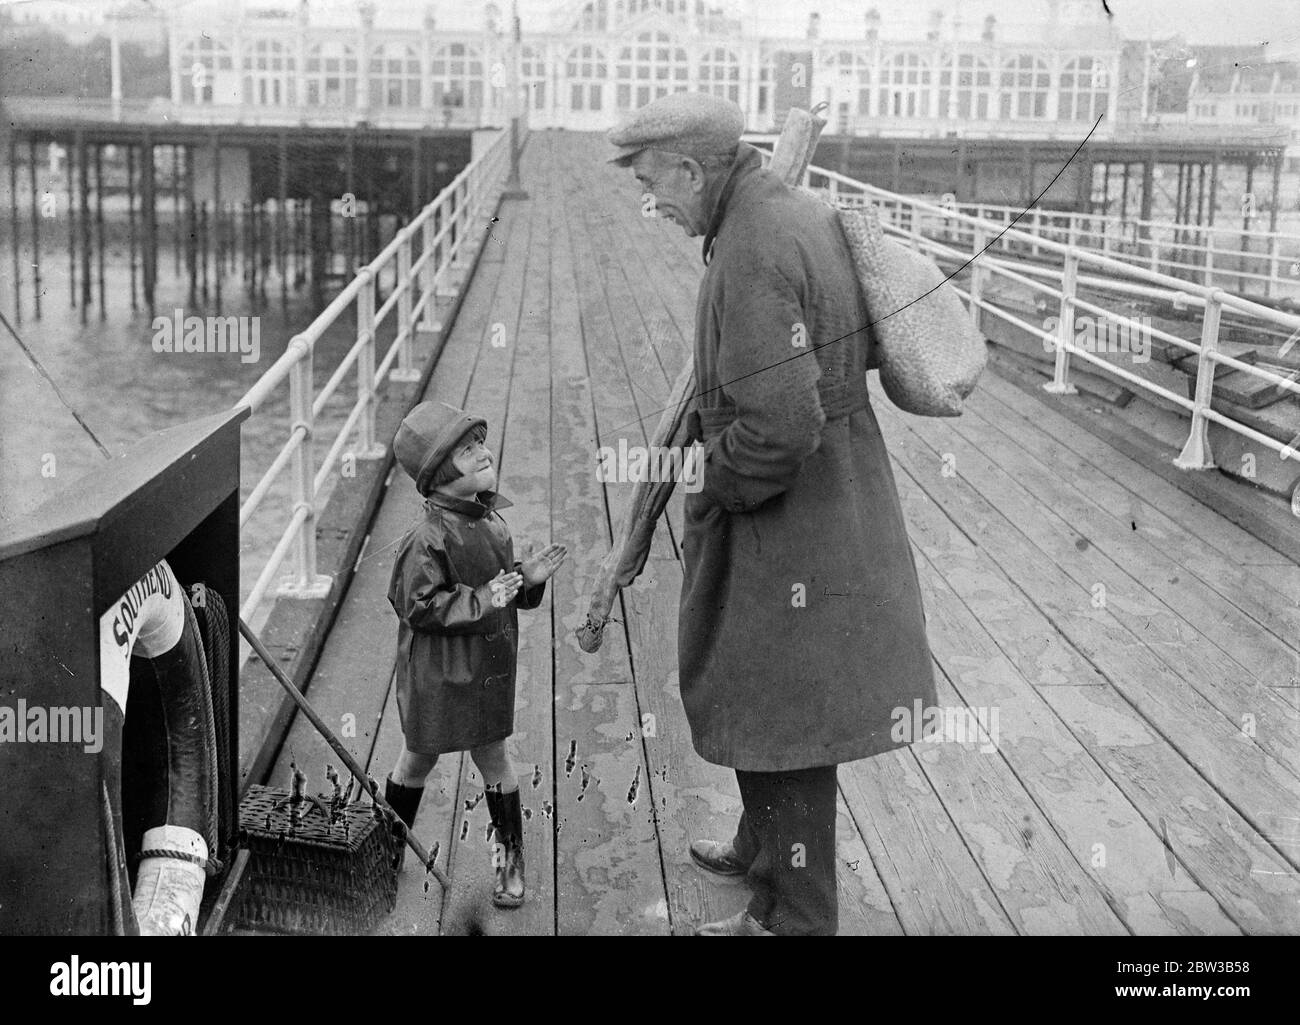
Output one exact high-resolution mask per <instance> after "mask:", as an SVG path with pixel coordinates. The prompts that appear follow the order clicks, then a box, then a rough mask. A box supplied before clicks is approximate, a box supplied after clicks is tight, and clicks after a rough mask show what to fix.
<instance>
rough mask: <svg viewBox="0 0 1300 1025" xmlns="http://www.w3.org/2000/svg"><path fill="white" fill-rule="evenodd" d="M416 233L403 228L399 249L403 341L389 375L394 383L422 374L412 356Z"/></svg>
mask: <svg viewBox="0 0 1300 1025" xmlns="http://www.w3.org/2000/svg"><path fill="white" fill-rule="evenodd" d="M426 223H427V222H426ZM415 231H416V229H415V228H413V227H411V226H410V225H408V226H407V227H405V228H403V229H402V244H401V245H400V246H399V247H398V249H397V285H398V288H400V289H401V290H402V291H401V292H400V293H399V294H398V297H397V332H398V334H399V335H400V336H401V339H402V341H401V344H400V345H399V346H398V349H397V367H396V368H395V369H393V370H391V371H389V374H388V377H389V380H392V381H418V380H419V379H420V372H419V371H418V370H417V369H416V368H415V366H414V359H413V356H412V351H413V349H414V346H413V344H412V343H413V342H414V339H415V321H414V320H413V319H412V317H411V298H412V296H413V295H414V294H415V284H416V280H417V277H418V276H413V275H412V274H411V239H413V238H415V237H416V236H415Z"/></svg>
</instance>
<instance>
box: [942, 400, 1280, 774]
mask: <svg viewBox="0 0 1300 1025" xmlns="http://www.w3.org/2000/svg"><path fill="white" fill-rule="evenodd" d="M1032 433H1034V432H1031V431H1024V430H1020V431H1018V432H1017V435H1019V436H1026V435H1030V434H1032ZM926 434H927V437H928V438H929V439H930V440H931V441H932V443H933V444H935V445H938V446H940V450H941V451H947V452H951V453H952V455H953V456H955V458H956V464H957V468H958V471H959V472H960V473H961V475H962V477H963V478H964V479H965V480H966V481H968V482H969V483H970V484H971V485H972V486H973V487H974V488H975V489H976V490H977V491H979V492H980V493H981V494H982V495H983V496H984V497H985V498H986V499H987V500H988V501H989V502H990V503H991V504H994V505H996V506H997V507H998V508H999V509H1000V510H1001V511H1003V512H1004V514H1006V515H1007V516H1008V517H1009V518H1010V519H1011V520H1012V521H1013V522H1015V523H1016V524H1017V526H1018V527H1019V529H1020V531H1021V532H1022V533H1023V534H1024V535H1025V536H1026V537H1028V538H1029V539H1030V540H1031V541H1032V542H1033V543H1034V544H1035V545H1037V547H1038V549H1039V550H1040V551H1041V553H1042V555H1043V557H1045V558H1049V559H1051V560H1053V561H1054V562H1055V563H1056V565H1057V566H1059V567H1060V568H1061V570H1062V571H1063V572H1065V573H1066V574H1068V575H1069V576H1070V577H1072V578H1073V579H1074V580H1075V581H1076V582H1077V583H1078V584H1079V585H1080V587H1082V588H1083V590H1084V592H1085V593H1086V594H1087V595H1088V598H1087V599H1085V600H1086V601H1088V602H1090V603H1095V602H1097V601H1098V597H1097V595H1098V586H1099V585H1100V586H1101V587H1103V588H1104V589H1105V591H1104V596H1103V598H1102V600H1104V602H1105V604H1106V605H1107V606H1108V607H1113V608H1115V609H1117V610H1118V613H1117V616H1116V619H1117V621H1118V622H1120V623H1122V624H1123V625H1124V626H1125V628H1126V629H1127V630H1128V631H1129V633H1130V634H1132V638H1133V639H1132V640H1130V641H1128V642H1127V643H1129V644H1132V643H1134V642H1138V643H1142V644H1145V645H1147V646H1148V647H1149V648H1150V649H1151V650H1152V651H1153V652H1154V653H1155V654H1156V655H1157V656H1158V657H1159V658H1160V659H1161V661H1162V662H1164V663H1165V664H1166V665H1168V666H1169V667H1170V668H1172V669H1174V670H1175V671H1176V672H1178V673H1179V674H1180V675H1181V676H1182V677H1183V678H1184V679H1185V680H1186V681H1187V682H1188V683H1190V684H1191V685H1192V686H1194V687H1195V688H1196V689H1197V691H1198V692H1199V693H1201V694H1202V695H1203V696H1204V697H1205V698H1206V699H1207V700H1209V701H1210V702H1211V703H1212V704H1213V705H1214V706H1215V707H1216V708H1218V709H1219V710H1220V711H1221V712H1222V713H1223V715H1224V716H1226V717H1227V718H1228V720H1229V721H1230V722H1232V723H1233V724H1234V725H1237V726H1238V727H1240V728H1243V729H1245V728H1249V729H1251V730H1253V731H1254V739H1255V741H1256V743H1258V744H1259V746H1260V747H1261V748H1263V749H1264V750H1265V751H1268V752H1269V753H1270V754H1271V755H1272V756H1273V757H1275V758H1277V759H1278V760H1279V761H1280V762H1282V763H1283V764H1284V765H1286V766H1288V767H1289V768H1290V769H1291V771H1292V772H1293V773H1294V774H1296V776H1297V778H1300V744H1298V743H1297V742H1300V713H1298V712H1297V711H1296V709H1294V708H1293V707H1292V706H1291V705H1290V704H1289V703H1288V702H1287V701H1286V700H1285V699H1284V698H1283V697H1282V696H1281V694H1280V693H1279V692H1278V691H1276V690H1273V689H1271V685H1273V684H1275V683H1280V682H1283V681H1285V679H1286V676H1287V674H1288V673H1289V670H1290V668H1291V666H1293V665H1294V664H1295V661H1296V653H1295V651H1294V650H1293V649H1291V648H1289V647H1287V646H1286V645H1285V644H1283V643H1282V642H1281V641H1280V640H1279V639H1278V638H1276V637H1275V636H1273V635H1272V634H1271V633H1269V632H1268V631H1267V630H1265V629H1264V628H1263V627H1262V626H1260V625H1259V624H1258V623H1256V622H1255V621H1254V620H1252V619H1250V618H1249V617H1247V616H1246V615H1245V614H1244V613H1242V612H1241V611H1240V610H1239V609H1238V608H1237V607H1236V606H1235V605H1233V604H1232V603H1230V602H1228V601H1227V600H1226V599H1224V598H1223V597H1222V596H1220V595H1219V594H1218V592H1216V591H1214V590H1213V589H1211V588H1210V587H1209V586H1208V585H1206V584H1204V583H1203V582H1202V581H1200V580H1199V579H1198V578H1197V577H1196V576H1195V575H1193V574H1191V573H1188V572H1186V571H1185V570H1184V569H1183V568H1182V567H1181V566H1180V565H1179V564H1178V563H1177V562H1175V561H1173V560H1172V559H1170V558H1168V557H1167V556H1165V555H1164V554H1163V552H1161V551H1160V550H1159V549H1157V548H1155V547H1154V546H1152V545H1151V544H1150V543H1149V542H1147V541H1146V540H1145V539H1144V538H1135V537H1134V536H1133V535H1134V532H1133V531H1131V530H1124V529H1123V527H1122V525H1121V524H1119V523H1117V522H1116V521H1115V520H1113V519H1111V518H1110V517H1108V516H1107V515H1106V514H1105V512H1104V511H1103V510H1102V509H1100V508H1098V507H1097V506H1095V505H1093V504H1092V502H1091V501H1090V500H1089V499H1088V498H1086V497H1085V496H1084V495H1083V494H1080V493H1079V492H1077V491H1075V490H1074V489H1073V488H1071V487H1070V486H1069V485H1068V484H1065V483H1063V482H1061V481H1060V480H1059V479H1058V477H1057V476H1056V475H1055V474H1054V473H1052V472H1051V471H1052V469H1053V467H1052V466H1051V464H1050V463H1048V464H1043V463H1039V462H1037V460H1035V459H1034V458H1033V457H1032V456H1031V455H1030V454H1029V453H1028V451H1026V449H1024V448H1022V447H1020V446H1019V445H1017V443H1016V442H1015V440H1013V438H1012V437H1011V436H1009V435H1007V434H1004V433H1002V432H1001V431H998V430H997V429H996V428H994V427H993V426H991V425H989V424H988V423H987V421H984V420H982V419H981V418H980V417H979V416H978V414H976V413H973V412H972V414H971V415H970V416H969V417H962V419H961V422H960V423H951V424H948V423H945V424H942V425H940V424H936V425H934V426H933V427H931V426H928V425H927V427H926ZM959 439H964V440H965V441H966V442H968V443H969V444H968V445H965V446H963V445H961V444H960V441H959ZM987 453H996V462H994V461H992V460H991V459H990V458H989V455H988V454H987ZM1020 481H1032V482H1033V492H1032V493H1031V492H1030V491H1029V489H1028V488H1026V487H1025V486H1024V485H1023V484H1021V483H1020ZM1107 556H1109V557H1107ZM1121 643H1124V642H1121ZM1189 656H1191V657H1189Z"/></svg>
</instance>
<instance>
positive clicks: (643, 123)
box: [609, 92, 745, 167]
mask: <svg viewBox="0 0 1300 1025" xmlns="http://www.w3.org/2000/svg"><path fill="white" fill-rule="evenodd" d="M744 130H745V115H744V114H742V113H741V111H740V108H739V107H738V106H736V105H735V104H734V103H732V102H731V101H730V100H725V99H723V98H722V97H721V96H714V95H712V94H710V93H684V92H683V93H669V94H668V95H667V96H661V97H659V99H657V100H655V101H654V102H652V103H647V104H646V105H645V106H644V107H642V108H641V109H640V110H636V111H633V112H632V113H631V114H629V115H628V116H627V118H625V119H624V120H623V122H622V123H621V124H620V125H618V126H617V127H616V128H612V129H611V130H610V132H609V141H610V142H611V143H613V144H614V145H615V146H617V147H618V149H619V151H618V153H616V154H615V155H614V156H612V157H610V159H609V162H610V163H611V164H618V165H619V166H620V167H623V166H626V165H627V163H628V162H629V161H630V160H631V159H632V158H633V157H635V156H636V155H637V154H638V153H640V152H641V151H642V150H644V149H661V150H666V151H667V152H669V153H684V154H686V155H687V156H688V157H697V158H698V157H706V156H712V155H714V154H722V153H731V152H732V151H734V150H735V148H736V144H737V143H739V142H740V133H741V132H743V131H744Z"/></svg>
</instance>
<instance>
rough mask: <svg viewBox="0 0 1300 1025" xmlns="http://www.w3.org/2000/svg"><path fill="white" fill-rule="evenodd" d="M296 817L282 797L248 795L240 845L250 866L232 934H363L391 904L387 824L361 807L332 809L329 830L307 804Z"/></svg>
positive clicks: (254, 791)
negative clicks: (237, 932) (245, 851)
mask: <svg viewBox="0 0 1300 1025" xmlns="http://www.w3.org/2000/svg"><path fill="white" fill-rule="evenodd" d="M325 809H328V805H325ZM297 812H298V814H297V815H296V816H295V809H294V808H293V806H291V805H290V803H289V792H288V791H286V790H281V789H277V788H274V787H262V786H254V787H251V788H250V789H249V791H248V794H247V796H246V797H245V798H244V800H243V801H242V802H241V803H240V805H239V827H240V843H241V845H242V846H243V847H245V848H246V849H247V850H248V851H249V854H250V858H249V864H248V869H247V870H246V872H245V878H244V882H243V885H242V886H241V888H240V889H241V897H240V899H239V901H238V908H237V911H236V914H235V916H234V917H235V924H236V928H239V929H250V930H258V931H272V932H284V933H294V934H300V935H301V934H309V935H336V936H337V935H357V934H359V933H366V932H369V931H371V930H372V929H373V928H374V927H375V925H376V924H378V922H379V920H380V918H381V916H383V915H385V914H387V913H389V912H391V911H392V910H393V908H394V906H395V905H396V903H397V872H396V869H395V867H394V860H395V853H396V851H395V844H394V840H393V835H392V830H391V827H390V826H389V824H388V821H387V819H386V818H384V817H382V816H381V817H376V814H375V811H374V806H373V805H370V804H361V803H353V804H348V805H345V806H344V807H342V808H341V809H339V810H338V812H337V813H336V814H335V816H334V818H335V820H334V821H333V822H331V821H330V819H329V814H328V812H327V811H326V810H324V809H322V806H321V805H320V804H317V803H315V802H309V801H302V802H300V803H299V804H298V805H297ZM295 817H296V821H295Z"/></svg>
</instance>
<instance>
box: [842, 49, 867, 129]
mask: <svg viewBox="0 0 1300 1025" xmlns="http://www.w3.org/2000/svg"><path fill="white" fill-rule="evenodd" d="M834 67H835V73H836V75H837V76H838V78H839V81H840V88H841V89H843V90H844V93H843V94H842V95H844V94H847V93H849V92H850V91H851V92H852V95H853V103H852V107H851V110H852V111H854V112H856V113H857V114H858V115H859V116H861V117H870V116H871V98H872V93H873V85H874V83H873V72H872V67H871V59H870V56H869V55H868V54H866V53H862V52H855V51H853V50H841V51H839V53H837V54H835V57H834Z"/></svg>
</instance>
